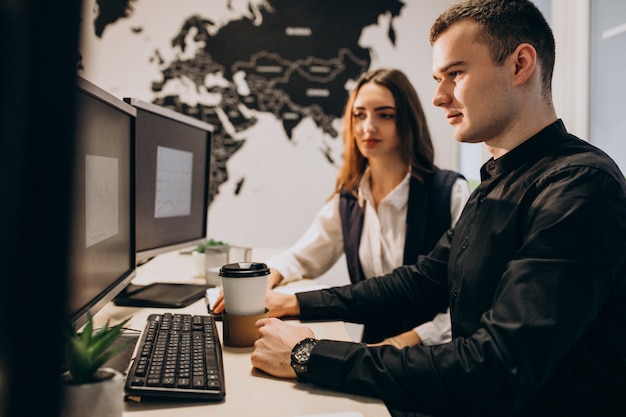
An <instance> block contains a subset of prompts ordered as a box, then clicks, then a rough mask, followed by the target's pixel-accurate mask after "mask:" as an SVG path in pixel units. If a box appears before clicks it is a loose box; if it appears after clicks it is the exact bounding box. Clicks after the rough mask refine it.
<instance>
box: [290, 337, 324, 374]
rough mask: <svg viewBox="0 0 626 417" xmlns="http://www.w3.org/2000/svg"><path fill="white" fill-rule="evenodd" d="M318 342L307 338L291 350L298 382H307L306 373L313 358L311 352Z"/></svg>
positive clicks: (292, 363)
mask: <svg viewBox="0 0 626 417" xmlns="http://www.w3.org/2000/svg"><path fill="white" fill-rule="evenodd" d="M317 342H318V340H317V339H312V338H310V337H307V338H306V339H302V340H301V341H299V342H298V343H297V344H296V345H295V346H294V347H293V349H292V350H291V367H292V368H293V370H294V371H295V372H296V377H297V378H298V381H306V371H307V367H308V364H309V358H310V357H311V351H312V350H313V348H314V347H315V345H317Z"/></svg>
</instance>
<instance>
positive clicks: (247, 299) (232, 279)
mask: <svg viewBox="0 0 626 417" xmlns="http://www.w3.org/2000/svg"><path fill="white" fill-rule="evenodd" d="M269 273H270V270H269V268H268V267H267V265H266V264H264V263H259V262H237V263H231V264H227V265H224V266H222V267H221V268H220V272H219V275H220V277H222V289H223V291H224V306H225V310H226V313H227V314H229V315H236V316H254V315H257V314H264V313H265V292H266V289H267V276H268V275H269Z"/></svg>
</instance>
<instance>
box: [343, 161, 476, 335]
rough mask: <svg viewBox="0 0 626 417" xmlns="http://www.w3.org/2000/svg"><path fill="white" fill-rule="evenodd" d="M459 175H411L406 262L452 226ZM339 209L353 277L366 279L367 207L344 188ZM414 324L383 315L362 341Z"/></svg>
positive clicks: (430, 246)
mask: <svg viewBox="0 0 626 417" xmlns="http://www.w3.org/2000/svg"><path fill="white" fill-rule="evenodd" d="M459 178H464V177H463V176H462V175H461V174H459V173H457V172H454V171H448V170H440V169H436V170H435V172H434V173H433V174H431V175H430V176H428V177H426V178H425V180H424V182H423V183H422V182H420V181H418V180H417V179H416V178H414V177H411V179H410V183H409V201H408V207H407V216H406V238H405V242H404V256H403V265H411V264H414V263H416V262H417V258H418V256H419V255H423V254H427V253H428V252H430V251H431V250H432V249H433V247H434V246H435V244H436V243H437V241H439V239H440V238H441V236H442V235H443V234H444V233H445V231H446V230H448V229H449V228H450V224H451V223H452V218H451V216H450V198H451V192H452V187H453V185H454V183H455V182H456V180H457V179H459ZM339 213H340V215H341V228H342V231H343V246H344V252H345V254H346V261H347V263H348V273H349V274H350V281H351V282H352V283H357V282H359V281H363V280H364V279H366V277H365V275H364V274H363V268H362V267H361V261H360V259H359V246H360V244H361V231H362V229H363V215H364V211H363V209H362V208H361V207H359V203H358V200H357V198H356V197H354V196H353V195H352V194H351V193H349V192H347V191H345V190H344V191H342V192H341V193H340V198H339ZM382 311H384V310H382ZM381 314H384V313H381ZM413 327H414V326H412V325H411V324H409V323H408V322H406V321H402V322H401V323H394V322H389V321H387V320H385V319H384V317H381V321H380V322H376V323H365V327H364V330H363V342H365V343H376V342H380V341H381V340H383V339H384V338H386V337H389V336H394V335H397V334H399V333H402V332H404V331H407V330H409V329H411V328H413Z"/></svg>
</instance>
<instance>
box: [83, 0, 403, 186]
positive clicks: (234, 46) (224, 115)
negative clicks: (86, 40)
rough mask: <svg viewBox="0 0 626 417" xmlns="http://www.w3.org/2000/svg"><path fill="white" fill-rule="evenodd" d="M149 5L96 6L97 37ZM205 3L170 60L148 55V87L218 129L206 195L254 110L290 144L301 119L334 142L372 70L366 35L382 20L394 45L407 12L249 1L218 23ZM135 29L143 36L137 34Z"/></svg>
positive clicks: (175, 41) (381, 5)
mask: <svg viewBox="0 0 626 417" xmlns="http://www.w3.org/2000/svg"><path fill="white" fill-rule="evenodd" d="M150 1H151V0H120V1H108V0H96V3H95V6H96V7H94V19H93V20H92V22H90V24H92V25H93V26H92V30H93V32H94V33H95V35H96V36H97V37H98V38H101V39H102V38H106V36H107V31H108V30H109V28H111V27H113V26H114V25H116V24H118V23H119V22H121V21H123V20H125V19H132V17H133V13H135V10H136V9H138V8H139V7H140V6H141V3H142V2H150ZM224 2H226V7H231V5H230V2H229V1H226V0H224ZM205 3H206V4H207V8H206V12H203V11H200V10H198V11H195V12H194V13H192V14H190V15H188V16H187V17H185V18H184V20H183V21H180V22H179V23H178V28H179V29H178V31H177V32H175V33H171V34H169V39H170V42H171V44H170V46H171V48H172V50H173V51H175V53H172V51H168V53H167V54H166V53H165V51H163V50H155V51H154V52H153V53H152V56H151V61H152V63H153V64H154V66H156V67H158V69H159V72H160V77H158V78H155V79H153V80H150V88H151V91H152V93H153V97H152V98H151V101H152V102H153V103H155V104H158V105H161V106H164V107H168V108H171V109H173V110H176V111H178V112H181V113H184V114H187V115H190V116H193V117H196V118H198V119H201V120H203V121H206V122H208V123H210V124H212V125H213V126H215V128H216V130H215V134H214V137H215V146H216V148H217V151H216V152H215V155H216V160H215V161H214V172H213V173H212V176H213V177H214V181H213V189H212V190H211V197H214V196H215V194H217V193H218V187H219V185H220V184H222V183H223V182H224V181H226V180H227V179H228V175H229V173H228V160H229V158H231V157H232V155H234V154H235V153H236V152H238V151H239V150H240V149H241V148H242V147H243V146H245V143H246V141H247V140H248V139H247V138H246V137H245V133H246V131H247V130H249V129H251V128H252V127H253V126H254V125H255V124H256V123H257V121H258V120H257V118H256V117H255V116H254V115H255V114H258V112H262V113H268V114H271V115H273V116H274V117H276V118H277V119H278V120H279V121H280V123H281V126H282V129H283V130H284V133H285V137H286V138H287V140H291V139H292V133H293V130H294V129H295V128H296V127H297V126H298V125H299V124H300V123H302V121H303V120H307V119H310V120H312V121H313V123H314V124H315V126H316V127H317V128H318V129H320V130H321V131H323V132H324V133H325V134H326V135H328V136H329V137H332V138H338V137H339V136H340V134H339V132H338V131H337V129H336V128H335V127H334V122H336V121H337V120H338V119H340V118H341V117H342V113H343V107H344V105H345V102H346V99H347V96H348V90H349V86H350V83H351V82H352V81H354V80H355V79H356V78H358V76H359V75H360V74H361V73H363V72H364V71H367V70H368V69H369V67H370V63H371V56H370V53H371V51H370V50H369V49H368V48H366V47H362V46H360V45H359V39H360V37H361V33H362V31H363V29H364V28H365V27H367V26H370V25H375V24H377V22H379V17H380V16H381V15H385V16H387V17H388V19H387V20H386V22H388V23H387V27H385V33H386V36H387V37H388V39H389V41H390V42H391V44H392V45H393V44H395V41H396V31H395V29H394V24H393V23H394V19H395V18H396V17H398V16H399V15H400V13H401V11H402V8H403V7H404V3H403V2H402V1H399V0H386V1H361V0H339V1H338V0H302V1H293V0H265V1H260V2H259V1H256V2H249V4H248V8H249V13H247V14H246V15H245V16H244V17H241V18H238V19H235V20H231V21H227V22H223V21H220V22H217V21H216V20H215V19H213V18H212V16H211V7H209V5H210V4H211V3H212V1H211V0H208V1H206V2H205ZM132 30H133V32H134V33H136V34H141V32H142V30H143V28H142V27H141V25H137V26H133V29H132ZM177 83H178V84H180V83H187V84H189V83H193V87H194V88H195V89H196V93H197V94H198V95H203V94H205V95H207V96H208V95H210V96H211V97H215V96H216V95H217V96H218V97H219V101H218V102H217V103H215V104H204V103H203V101H202V100H199V101H196V102H195V103H189V102H187V101H185V100H184V99H182V98H181V97H180V96H179V95H178V94H177V93H176V89H175V88H171V86H172V85H175V84H177ZM335 126H336V123H335ZM339 140H340V139H339ZM320 152H322V153H324V155H325V159H326V160H327V161H328V163H330V164H334V165H337V164H338V163H339V161H338V160H337V159H338V156H337V155H335V154H333V153H332V152H331V151H330V147H329V146H322V147H320ZM244 181H245V178H241V179H240V181H239V183H238V187H237V191H236V192H238V190H239V189H240V188H241V187H242V186H243V184H244Z"/></svg>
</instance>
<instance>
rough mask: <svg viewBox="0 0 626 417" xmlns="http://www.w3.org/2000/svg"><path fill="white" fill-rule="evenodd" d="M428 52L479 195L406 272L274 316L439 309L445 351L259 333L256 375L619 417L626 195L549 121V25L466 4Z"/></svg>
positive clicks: (297, 303)
mask: <svg viewBox="0 0 626 417" xmlns="http://www.w3.org/2000/svg"><path fill="white" fill-rule="evenodd" d="M431 44H432V46H433V75H434V78H435V80H436V81H437V83H438V87H437V90H436V92H435V95H434V97H433V103H434V104H435V105H436V106H438V107H441V108H442V109H443V111H444V114H445V116H446V118H447V119H448V120H449V123H450V124H451V125H452V126H453V128H454V133H455V138H456V139H457V140H459V141H462V142H476V143H477V142H484V143H485V144H486V146H487V147H488V148H489V150H490V152H491V154H492V155H493V158H492V159H490V160H489V161H487V162H486V163H485V165H484V166H483V167H482V169H481V184H480V186H479V187H478V188H477V189H476V191H475V192H474V193H473V194H472V196H471V197H470V200H469V202H468V204H467V206H466V208H465V210H464V211H463V214H462V215H461V218H460V219H459V221H458V222H457V224H456V227H455V228H454V229H451V230H450V231H448V232H447V233H446V234H445V235H444V236H443V237H442V238H441V240H440V241H439V243H438V244H437V246H436V247H435V249H434V250H433V251H432V252H431V253H430V254H429V255H428V256H425V257H421V258H420V259H419V260H418V262H417V264H416V265H414V266H408V267H403V268H399V269H397V270H395V271H394V272H393V273H392V274H390V275H387V276H383V277H379V278H374V279H370V280H367V281H364V282H362V283H359V284H356V285H351V286H346V287H340V288H334V289H329V290H323V291H314V292H309V293H301V294H298V295H297V296H287V295H281V296H279V295H276V294H275V295H274V297H275V298H276V305H282V306H283V308H281V309H280V310H276V311H274V312H273V314H274V315H276V316H283V315H299V316H300V318H301V319H303V320H307V319H343V320H352V321H361V322H376V321H380V320H388V319H389V317H404V316H410V317H413V318H414V321H415V322H416V323H417V322H419V321H424V320H426V319H428V318H429V317H432V316H433V315H434V313H436V312H439V311H443V310H444V309H445V308H446V307H447V306H448V305H449V306H450V311H451V321H452V341H451V342H450V343H447V344H443V345H439V346H430V347H427V346H421V345H418V346H414V347H410V348H405V349H402V350H399V349H396V348H393V347H390V346H383V347H371V346H370V347H368V346H366V345H364V344H355V343H347V342H337V341H328V340H319V341H318V340H316V339H314V337H315V336H314V335H313V332H312V331H311V330H310V329H308V328H306V327H301V326H290V325H288V324H285V323H283V322H281V321H280V320H277V319H265V320H261V321H259V322H258V323H257V326H258V328H259V335H260V338H259V340H257V342H256V344H255V350H254V352H253V354H252V358H251V359H252V364H253V366H255V367H257V368H259V369H261V370H264V371H266V372H268V373H270V374H272V375H275V376H279V377H285V378H295V377H296V376H298V377H299V378H300V379H305V380H307V381H309V382H312V383H316V384H320V385H323V386H327V387H331V388H334V389H337V390H341V391H345V392H351V393H357V394H363V395H371V396H376V397H379V398H381V399H383V400H384V401H385V402H386V403H387V404H388V406H389V407H390V408H392V409H400V410H412V411H418V412H421V413H426V414H432V415H446V416H447V415H464V416H488V415H493V416H509V415H511V416H544V415H545V416H555V415H567V416H578V415H581V416H583V415H584V416H589V415H602V416H624V415H626V402H624V401H623V395H624V394H625V393H626V181H625V180H624V175H623V174H622V173H621V172H620V171H619V169H618V168H617V166H616V165H615V163H614V162H613V161H612V160H611V159H610V158H609V157H608V156H607V155H606V154H604V153H603V152H602V151H600V150H598V149H597V148H595V147H593V146H591V145H590V144H588V143H586V142H584V141H581V140H580V139H578V138H576V137H574V136H572V135H570V134H568V133H567V132H566V130H565V127H564V126H563V123H562V122H561V121H560V120H559V119H557V116H556V113H555V110H554V108H553V104H552V98H551V78H552V69H553V65H554V39H553V36H552V32H551V30H550V28H549V26H548V25H547V23H546V21H545V19H544V18H543V16H542V15H541V13H540V12H539V11H538V10H537V8H536V7H535V6H534V5H533V4H532V3H531V2H530V1H523V0H470V1H467V2H463V3H459V4H457V5H454V6H452V7H451V8H450V9H449V10H448V11H446V12H444V13H443V14H442V15H441V16H440V17H439V18H438V19H437V21H436V22H435V24H434V25H433V27H432V28H431ZM278 297H281V298H280V299H278ZM273 303H274V302H273V301H272V300H271V299H270V301H269V306H270V307H272V304H273ZM285 306H286V307H285ZM381 316H382V318H381ZM292 351H293V353H294V355H293V358H290V356H291V354H292Z"/></svg>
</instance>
